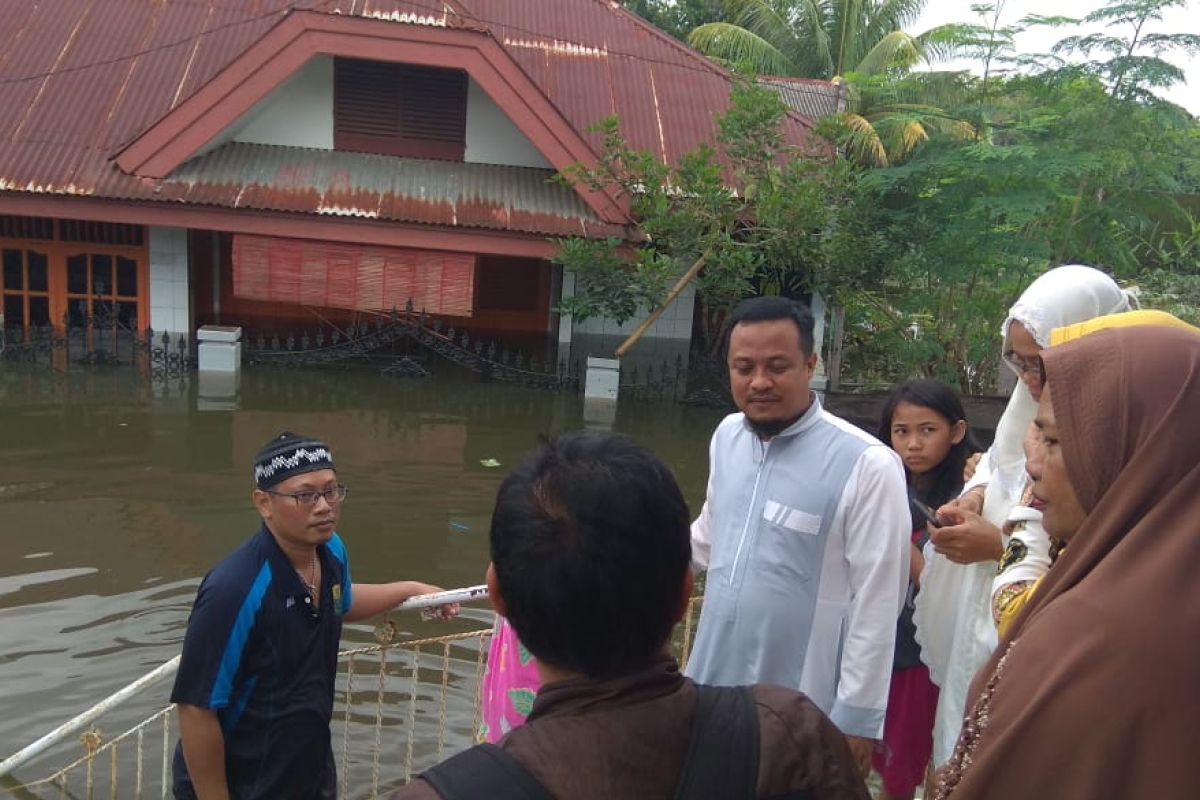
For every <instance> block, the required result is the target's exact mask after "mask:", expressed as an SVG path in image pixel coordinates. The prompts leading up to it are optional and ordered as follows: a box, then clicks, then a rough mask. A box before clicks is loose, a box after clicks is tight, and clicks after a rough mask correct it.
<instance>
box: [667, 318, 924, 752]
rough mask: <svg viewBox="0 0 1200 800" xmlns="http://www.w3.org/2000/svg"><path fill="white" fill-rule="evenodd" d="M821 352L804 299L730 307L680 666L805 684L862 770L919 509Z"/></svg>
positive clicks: (737, 680)
mask: <svg viewBox="0 0 1200 800" xmlns="http://www.w3.org/2000/svg"><path fill="white" fill-rule="evenodd" d="M816 363H817V356H816V355H815V354H814V352H813V317H812V313H811V312H810V311H809V310H808V308H807V307H805V306H803V305H801V304H799V303H796V302H795V301H792V300H787V299H784V298H778V297H762V298H754V299H752V300H747V301H745V302H743V303H742V304H741V305H739V306H738V307H737V308H736V309H735V310H734V313H733V316H732V318H731V321H730V334H729V346H728V364H729V382H730V388H731V391H732V394H733V399H734V402H735V403H737V406H738V408H739V409H741V413H737V414H731V415H730V416H728V417H726V418H725V419H724V420H723V421H722V422H721V424H720V425H719V426H718V427H717V430H716V433H714V434H713V438H712V443H711V444H710V447H709V478H708V493H707V497H706V499H705V503H704V508H703V510H702V511H701V513H700V516H699V518H698V519H697V520H696V521H695V522H694V523H692V553H693V559H694V562H695V567H696V568H697V569H698V570H705V569H707V570H708V579H707V584H706V587H705V598H704V607H703V610H702V611H701V614H700V625H699V628H698V630H697V632H696V641H695V644H694V646H693V649H692V654H691V658H690V660H689V662H688V666H687V674H688V676H689V677H691V678H693V679H695V680H696V681H698V682H700V683H707V684H715V685H724V686H736V685H741V684H746V683H773V684H778V685H781V686H787V687H792V688H796V689H799V690H800V691H802V692H804V693H806V694H807V695H808V696H809V697H810V698H812V700H813V701H814V702H816V704H817V705H818V706H820V707H821V709H822V710H823V711H825V712H826V713H827V714H829V716H830V718H831V719H832V720H833V722H834V723H835V724H836V725H837V726H838V727H839V728H840V729H841V731H842V732H843V733H844V734H845V735H846V737H847V738H848V740H849V742H850V746H851V748H852V749H853V750H854V753H855V755H856V757H857V758H858V760H859V763H860V765H861V766H862V767H863V769H864V772H866V771H867V770H869V768H870V755H871V750H872V749H873V747H874V740H877V739H879V738H881V736H882V735H883V718H884V712H885V711H886V709H887V699H888V688H889V684H890V681H891V673H892V654H893V649H894V645H895V635H896V618H897V617H898V616H899V614H900V609H901V607H902V605H903V602H904V595H905V591H906V589H907V585H908V554H909V534H910V530H909V529H910V527H911V516H910V513H909V510H908V501H907V488H906V484H905V478H904V468H903V466H902V464H901V462H900V459H899V457H898V456H897V455H896V454H895V453H894V452H893V451H892V450H891V448H889V447H887V446H885V445H884V444H882V443H880V442H879V441H878V440H877V439H875V438H873V437H872V436H869V435H868V434H866V433H864V432H863V431H861V430H859V429H858V428H856V427H854V426H853V425H851V424H850V423H848V422H846V421H844V420H842V419H840V418H838V417H835V416H834V415H832V414H830V413H829V412H828V411H825V410H824V409H823V408H822V407H821V403H820V400H819V399H818V398H817V396H816V395H815V394H814V393H813V392H812V390H811V388H810V383H811V381H812V376H813V372H814V370H815V368H816Z"/></svg>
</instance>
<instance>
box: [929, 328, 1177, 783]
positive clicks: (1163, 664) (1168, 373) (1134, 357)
mask: <svg viewBox="0 0 1200 800" xmlns="http://www.w3.org/2000/svg"><path fill="white" fill-rule="evenodd" d="M1042 358H1043V363H1044V365H1045V366H1044V369H1045V376H1046V386H1047V388H1046V391H1045V393H1044V394H1043V395H1042V398H1041V402H1040V403H1039V407H1038V416H1037V420H1036V424H1037V425H1038V427H1039V428H1040V430H1041V434H1042V443H1041V446H1040V449H1039V453H1038V457H1036V458H1035V459H1034V460H1033V462H1031V464H1030V465H1029V471H1030V476H1031V478H1033V480H1034V492H1035V495H1036V496H1037V497H1039V498H1040V499H1041V500H1043V501H1044V503H1045V508H1044V523H1045V526H1046V529H1047V531H1048V532H1049V533H1050V534H1051V535H1052V536H1055V537H1060V538H1063V539H1065V540H1067V542H1068V544H1067V547H1066V550H1065V551H1064V552H1063V554H1062V555H1061V556H1060V557H1059V559H1058V562H1057V563H1056V564H1055V565H1054V567H1053V569H1051V570H1050V573H1049V574H1048V575H1047V576H1046V577H1045V578H1044V579H1043V581H1042V584H1041V586H1040V587H1039V588H1038V590H1037V592H1036V593H1035V594H1034V596H1033V598H1032V599H1031V600H1030V601H1029V604H1028V606H1027V607H1026V608H1025V610H1024V611H1023V612H1022V613H1021V615H1020V616H1019V617H1018V618H1017V619H1016V621H1015V622H1014V623H1013V626H1012V628H1011V630H1010V631H1009V633H1008V635H1007V636H1006V637H1005V639H1004V640H1003V641H1001V642H1000V646H999V647H998V648H997V649H996V652H995V654H994V655H993V656H992V659H991V661H990V662H989V663H988V664H986V665H985V666H984V668H983V669H982V670H980V672H979V674H978V675H977V676H976V678H975V682H974V684H973V685H972V687H971V701H970V703H969V705H968V708H969V711H968V714H967V718H966V720H965V721H964V724H963V731H962V735H961V737H960V738H959V742H958V746H957V748H956V749H955V753H954V757H953V758H952V759H951V761H950V763H949V764H948V765H947V766H946V768H945V770H943V772H942V773H941V775H940V780H939V784H938V787H937V792H936V793H935V796H936V797H937V798H953V800H982V799H984V798H996V800H1014V798H1053V800H1099V799H1103V798H1120V799H1121V800H1142V798H1145V799H1146V800H1169V799H1173V798H1181V799H1183V798H1186V799H1187V800H1195V798H1200V336H1197V335H1196V334H1194V333H1191V332H1188V331H1183V330H1178V329H1173V328H1159V327H1145V328H1125V329H1120V330H1111V331H1102V332H1099V333H1094V334H1091V335H1088V336H1085V337H1084V338H1082V339H1079V340H1078V341H1075V342H1072V343H1070V344H1066V345H1063V346H1062V347H1057V348H1051V349H1049V350H1045V351H1043V353H1042ZM1052 528H1053V530H1052Z"/></svg>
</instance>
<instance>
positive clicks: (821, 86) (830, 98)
mask: <svg viewBox="0 0 1200 800" xmlns="http://www.w3.org/2000/svg"><path fill="white" fill-rule="evenodd" d="M758 82H759V84H761V85H762V86H766V87H767V88H769V89H774V90H775V92H776V93H778V94H779V99H780V100H782V101H783V102H784V103H785V104H786V105H787V107H788V108H790V109H792V110H793V111H797V112H799V113H800V114H803V115H804V116H806V117H810V118H812V119H820V118H821V117H827V116H829V115H830V114H837V113H840V112H842V111H845V110H846V105H845V103H846V95H845V93H844V91H843V89H842V87H841V86H838V85H837V84H835V83H831V82H830V81H817V80H811V79H808V78H780V77H774V76H772V77H769V78H759V79H758Z"/></svg>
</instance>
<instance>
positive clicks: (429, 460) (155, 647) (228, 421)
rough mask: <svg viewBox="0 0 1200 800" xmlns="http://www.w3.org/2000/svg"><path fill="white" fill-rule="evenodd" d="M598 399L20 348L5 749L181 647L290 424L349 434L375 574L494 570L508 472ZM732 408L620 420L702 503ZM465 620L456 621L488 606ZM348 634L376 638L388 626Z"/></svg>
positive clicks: (5, 382)
mask: <svg viewBox="0 0 1200 800" xmlns="http://www.w3.org/2000/svg"><path fill="white" fill-rule="evenodd" d="M583 412H584V408H583V401H582V398H581V397H580V396H579V395H577V394H575V393H570V392H555V391H548V390H541V389H529V388H522V387H514V386H506V385H500V384H495V383H486V382H482V381H480V380H479V379H478V378H476V377H475V376H473V375H470V374H467V373H465V372H459V371H457V370H456V369H455V368H452V367H440V368H439V369H438V370H437V373H436V374H435V376H433V377H429V378H423V379H395V378H389V377H385V376H383V375H381V374H380V373H379V372H378V371H377V370H375V369H371V368H362V369H351V370H327V371H321V370H312V369H309V370H300V369H293V370H287V369H262V368H259V369H255V368H252V367H251V368H247V370H246V371H244V373H243V375H242V380H241V386H240V390H239V392H238V394H237V396H236V399H235V400H233V401H232V402H228V401H225V402H215V403H214V402H212V401H211V400H207V399H205V398H202V397H200V396H199V392H198V386H197V382H196V380H195V378H194V376H188V377H184V378H180V379H171V380H166V381H155V380H151V379H150V378H148V377H147V376H146V375H144V374H139V373H138V372H137V371H136V370H135V369H132V368H109V369H104V368H94V369H91V370H85V369H72V370H71V371H70V372H69V373H66V374H63V373H58V372H54V371H53V370H50V369H48V368H32V367H30V368H26V367H13V366H11V365H9V364H3V363H0V758H3V757H6V756H7V755H8V754H10V753H12V752H13V751H15V750H16V749H17V748H19V747H21V746H24V745H25V744H28V743H29V742H31V741H33V740H34V739H36V738H37V737H38V736H40V735H41V734H43V733H45V732H46V731H47V730H49V729H50V728H53V727H54V726H55V725H58V724H59V723H61V722H63V721H65V720H66V719H68V718H70V717H71V716H73V715H75V714H77V713H79V712H80V711H82V710H83V709H85V708H87V707H88V706H89V705H91V704H92V703H94V702H95V701H97V700H99V699H101V698H103V697H104V696H106V695H107V694H109V693H110V692H112V691H113V690H115V689H117V688H119V687H120V686H123V685H124V684H126V683H127V682H129V681H130V680H132V679H133V678H135V677H137V676H139V675H141V674H143V673H145V672H147V671H149V670H150V669H152V668H153V667H155V666H157V665H159V664H161V663H162V662H164V661H166V660H167V659H169V658H171V657H172V656H174V655H175V654H177V653H178V651H179V647H180V644H181V642H182V640H183V633H184V626H185V623H186V619H187V614H188V609H189V608H190V605H191V601H192V597H193V595H194V593H195V590H196V587H197V585H198V584H199V581H200V578H201V577H202V576H203V575H204V573H205V572H206V571H207V570H208V569H209V568H211V567H212V566H213V565H214V564H215V563H216V562H217V561H219V560H220V559H221V558H222V557H223V556H224V555H225V554H227V553H228V552H230V551H231V550H233V549H234V548H235V547H237V546H238V545H239V544H240V543H241V542H242V541H243V540H244V539H246V538H247V537H248V536H249V535H250V534H252V533H253V532H254V531H255V529H256V528H257V516H256V515H255V513H254V511H253V509H252V507H251V505H250V490H251V479H250V462H251V459H252V457H253V455H254V453H255V452H256V450H257V449H258V448H259V446H260V445H261V444H262V443H263V442H264V441H265V440H267V439H268V438H269V437H270V436H272V435H273V434H275V433H277V432H279V431H281V430H284V429H290V430H295V431H299V432H302V433H305V434H309V435H313V436H317V437H321V438H323V439H325V440H326V441H327V442H329V444H330V445H331V446H332V448H333V450H334V454H335V458H336V461H337V465H338V470H339V474H340V477H341V479H342V481H343V482H344V483H345V484H346V485H347V486H349V487H350V496H349V498H348V500H347V503H346V506H345V509H344V512H343V515H342V521H341V524H340V526H339V528H340V532H341V534H342V536H343V538H344V539H345V541H346V543H347V548H348V551H349V555H350V565H351V570H352V573H353V576H354V578H355V579H356V580H360V581H368V582H375V581H387V580H396V579H402V578H416V579H420V580H424V581H429V582H432V583H436V584H440V585H443V586H446V587H455V586H466V585H472V584H476V583H481V582H482V579H483V571H484V568H485V566H486V562H487V527H488V519H489V515H490V511H491V504H492V501H493V497H494V494H495V491H496V488H497V487H498V485H499V483H500V481H501V479H502V478H503V477H504V474H505V472H506V470H507V468H508V467H509V466H510V465H512V464H514V463H515V462H516V461H518V460H519V459H520V458H521V455H522V454H523V453H524V452H526V451H527V450H528V449H529V448H530V447H531V446H532V445H533V444H534V443H535V442H536V440H537V437H538V436H539V435H540V434H553V433H557V432H562V431H568V430H574V429H578V428H581V427H584V424H585V423H584V413H583ZM721 415H722V412H721V411H719V410H714V409H708V408H695V407H689V406H683V405H677V404H669V403H653V402H636V401H628V400H624V399H623V400H622V403H621V406H620V408H619V410H618V413H617V417H616V420H615V423H614V424H613V429H614V430H616V431H619V432H622V433H626V434H628V435H630V436H633V437H634V438H636V439H638V440H639V441H641V442H642V443H643V444H645V445H647V446H648V447H650V448H651V449H653V450H654V451H655V452H656V453H658V454H659V456H660V457H662V458H663V459H664V460H665V461H666V462H667V463H668V464H669V465H670V466H671V467H672V468H673V469H674V470H675V473H676V475H677V476H678V478H679V481H680V484H681V485H682V487H683V490H684V493H685V496H686V497H687V499H688V501H689V503H690V504H691V505H692V507H693V510H697V509H698V504H699V502H700V501H701V499H702V497H703V492H704V485H705V479H706V476H707V470H708V464H707V458H708V456H707V445H708V439H709V436H710V435H711V433H712V430H713V428H714V426H715V425H716V423H717V422H718V421H719V419H720V417H721ZM492 460H494V461H496V462H499V466H485V463H487V464H490V463H492ZM465 616H466V617H467V620H468V621H467V622H465V623H454V624H460V625H473V626H476V627H477V626H478V625H480V624H482V623H483V622H485V621H486V619H487V615H486V614H485V613H484V612H482V611H478V612H472V611H468V612H467V613H466V614H465ZM397 623H398V624H399V625H400V626H401V628H402V629H403V630H404V631H405V632H408V633H413V634H419V635H424V634H428V633H430V631H431V630H433V629H432V628H430V627H429V625H431V623H422V622H420V621H419V620H417V619H416V618H415V616H413V615H405V617H404V618H402V619H397ZM437 630H438V631H439V632H441V631H444V630H445V629H444V628H440V629H437ZM345 638H346V641H347V644H352V643H362V642H370V641H371V626H369V625H356V626H348V628H347V631H346V637H345ZM165 695H166V690H165V689H162V690H160V691H159V692H158V694H157V695H156V697H155V701H156V702H158V703H161V702H163V701H165ZM130 713H131V714H132V712H130ZM35 771H36V770H35Z"/></svg>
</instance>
